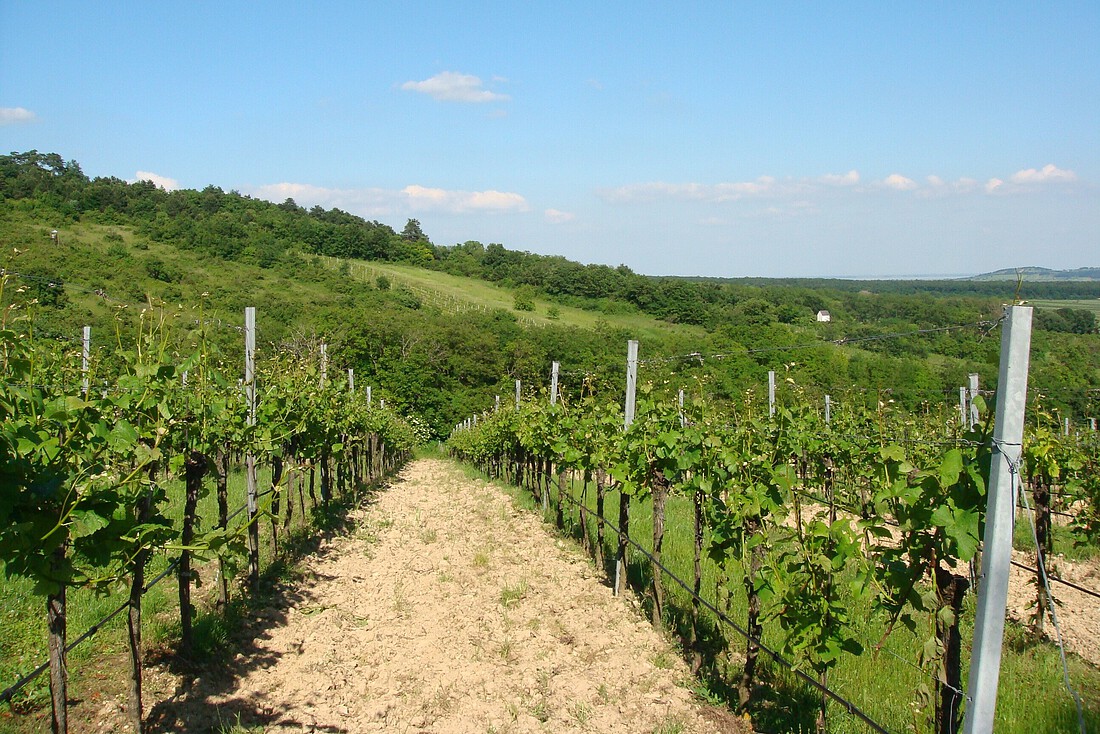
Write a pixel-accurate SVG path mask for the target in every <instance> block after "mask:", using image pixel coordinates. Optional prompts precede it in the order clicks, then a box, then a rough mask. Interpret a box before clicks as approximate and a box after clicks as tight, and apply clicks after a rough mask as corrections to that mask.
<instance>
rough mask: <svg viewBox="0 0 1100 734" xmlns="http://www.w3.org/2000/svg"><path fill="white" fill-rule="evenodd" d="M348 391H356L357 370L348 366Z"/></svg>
mask: <svg viewBox="0 0 1100 734" xmlns="http://www.w3.org/2000/svg"><path fill="white" fill-rule="evenodd" d="M348 392H355V370H353V369H352V368H351V367H348Z"/></svg>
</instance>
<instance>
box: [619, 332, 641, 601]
mask: <svg viewBox="0 0 1100 734" xmlns="http://www.w3.org/2000/svg"><path fill="white" fill-rule="evenodd" d="M637 390H638V341H637V340H636V339H631V340H630V341H628V342H627V344H626V400H625V401H624V404H623V413H624V419H623V431H629V430H630V424H632V423H633V422H634V410H635V407H636V402H637ZM624 501H625V499H624V498H622V497H620V498H619V502H620V503H622V502H624ZM620 507H621V505H620ZM620 512H621V510H620ZM620 517H621V515H620ZM625 530H626V528H625V527H624V528H620V531H621V532H624V531H625ZM626 545H627V544H626V541H625V539H624V538H622V537H620V538H619V555H618V558H616V559H615V587H614V593H615V596H618V595H619V590H620V588H621V586H622V581H623V579H624V578H625V574H626Z"/></svg>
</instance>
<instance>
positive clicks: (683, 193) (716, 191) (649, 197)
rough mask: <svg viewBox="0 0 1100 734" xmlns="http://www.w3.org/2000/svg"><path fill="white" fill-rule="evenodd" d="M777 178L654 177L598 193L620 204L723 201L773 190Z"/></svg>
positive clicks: (603, 197)
mask: <svg viewBox="0 0 1100 734" xmlns="http://www.w3.org/2000/svg"><path fill="white" fill-rule="evenodd" d="M775 185H776V180H775V179H774V178H772V177H771V176H761V177H760V178H758V179H756V180H755V181H736V182H725V183H716V184H703V183H667V182H663V181H653V182H649V183H638V184H627V185H626V186H619V187H616V188H610V189H599V190H598V191H597V192H596V195H597V196H599V197H600V198H601V199H603V200H604V201H608V202H612V203H616V204H630V203H638V202H643V203H644V202H652V201H661V200H669V199H671V200H678V201H704V202H722V201H733V200H736V199H741V198H743V197H746V196H756V195H759V194H763V193H765V192H768V191H771V190H773V189H774V187H775Z"/></svg>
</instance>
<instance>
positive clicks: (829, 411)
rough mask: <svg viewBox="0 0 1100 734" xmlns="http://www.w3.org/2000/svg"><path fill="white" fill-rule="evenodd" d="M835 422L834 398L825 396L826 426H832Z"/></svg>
mask: <svg viewBox="0 0 1100 734" xmlns="http://www.w3.org/2000/svg"><path fill="white" fill-rule="evenodd" d="M832 422H833V398H832V396H830V395H826V396H825V425H827V426H828V425H831V424H832Z"/></svg>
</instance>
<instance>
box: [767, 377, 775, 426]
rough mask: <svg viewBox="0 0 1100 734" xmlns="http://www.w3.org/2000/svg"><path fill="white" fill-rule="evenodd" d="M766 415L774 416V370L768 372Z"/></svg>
mask: <svg viewBox="0 0 1100 734" xmlns="http://www.w3.org/2000/svg"><path fill="white" fill-rule="evenodd" d="M768 415H769V416H774V415H775V370H768Z"/></svg>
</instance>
